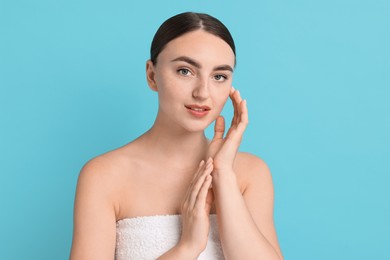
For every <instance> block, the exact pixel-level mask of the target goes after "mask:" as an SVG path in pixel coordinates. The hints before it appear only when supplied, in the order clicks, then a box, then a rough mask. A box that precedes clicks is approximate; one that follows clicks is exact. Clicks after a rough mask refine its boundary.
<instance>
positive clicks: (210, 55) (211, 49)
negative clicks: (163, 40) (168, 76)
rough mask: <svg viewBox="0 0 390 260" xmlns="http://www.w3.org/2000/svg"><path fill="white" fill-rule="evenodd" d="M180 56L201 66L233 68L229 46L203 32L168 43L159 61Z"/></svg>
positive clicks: (233, 56) (232, 56)
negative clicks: (226, 65) (222, 65)
mask: <svg viewBox="0 0 390 260" xmlns="http://www.w3.org/2000/svg"><path fill="white" fill-rule="evenodd" d="M180 56H188V57H191V58H193V59H195V60H197V61H199V62H200V63H201V64H203V65H208V64H209V65H211V66H215V65H220V64H229V65H231V66H232V67H234V60H235V55H234V53H233V50H232V49H231V47H230V46H229V44H227V43H226V42H225V41H224V40H222V39H221V38H219V37H217V36H215V35H213V34H211V33H208V32H205V31H203V30H197V31H193V32H189V33H185V34H183V35H181V36H179V37H177V38H176V39H174V40H172V41H170V42H169V43H168V44H167V45H166V46H165V48H164V50H163V51H162V52H161V53H160V55H159V60H160V61H161V62H169V61H171V60H172V59H175V58H177V57H180ZM160 61H159V62H160Z"/></svg>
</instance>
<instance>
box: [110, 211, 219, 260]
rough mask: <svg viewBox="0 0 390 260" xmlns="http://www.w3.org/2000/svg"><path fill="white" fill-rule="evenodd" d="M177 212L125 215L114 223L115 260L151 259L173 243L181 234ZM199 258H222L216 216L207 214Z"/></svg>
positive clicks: (203, 259)
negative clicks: (206, 232) (205, 239)
mask: <svg viewBox="0 0 390 260" xmlns="http://www.w3.org/2000/svg"><path fill="white" fill-rule="evenodd" d="M181 229H182V227H181V215H157V216H146V217H135V218H125V219H121V220H118V221H117V222H116V248H115V259H116V260H129V259H135V260H155V259H157V258H158V257H159V256H161V255H163V254H164V253H165V252H167V251H168V250H169V249H171V248H172V247H174V246H175V245H177V243H178V242H179V239H180V236H181ZM198 259H199V260H211V259H213V260H214V259H224V257H223V253H222V247H221V242H220V239H219V233H218V226H217V217H216V215H215V214H212V215H210V231H209V237H208V242H207V246H206V249H205V250H204V251H203V252H202V253H201V254H200V255H199V258H198Z"/></svg>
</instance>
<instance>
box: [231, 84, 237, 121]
mask: <svg viewBox="0 0 390 260" xmlns="http://www.w3.org/2000/svg"><path fill="white" fill-rule="evenodd" d="M232 88H233V87H232ZM236 92H237V90H235V89H233V91H231V92H230V95H229V97H230V100H231V101H232V105H233V113H234V114H233V118H232V122H231V124H230V127H232V126H233V125H234V123H235V121H236V118H237V116H238V115H237V104H236V102H235V101H234V99H235V97H234V96H235V94H236Z"/></svg>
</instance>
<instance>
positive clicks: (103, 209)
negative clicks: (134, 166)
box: [70, 150, 126, 260]
mask: <svg viewBox="0 0 390 260" xmlns="http://www.w3.org/2000/svg"><path fill="white" fill-rule="evenodd" d="M125 165H126V160H125V158H124V157H123V154H122V152H121V151H120V150H115V151H112V152H108V153H105V154H102V155H99V156H97V157H94V158H92V159H91V160H89V161H88V162H87V163H85V165H84V166H83V167H82V169H81V171H80V174H79V177H78V181H77V188H76V196H75V204H74V231H73V241H72V250H71V257H70V259H72V260H73V259H110V258H113V256H114V252H115V225H116V219H117V213H118V210H119V204H118V197H120V189H118V187H120V186H119V183H120V182H121V179H120V176H121V170H123V169H124V167H125ZM122 175H123V174H122Z"/></svg>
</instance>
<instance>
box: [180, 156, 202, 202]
mask: <svg viewBox="0 0 390 260" xmlns="http://www.w3.org/2000/svg"><path fill="white" fill-rule="evenodd" d="M205 165H206V163H205V161H204V160H202V161H200V163H199V167H198V169H197V171H196V172H195V174H194V176H193V177H192V180H191V182H190V185H189V186H188V188H187V191H186V195H185V196H184V200H183V203H185V201H188V200H189V196H190V194H191V191H192V187H193V185H194V182H195V180H196V179H197V178H198V177H199V174H200V173H201V172H203V170H204V168H205Z"/></svg>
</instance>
